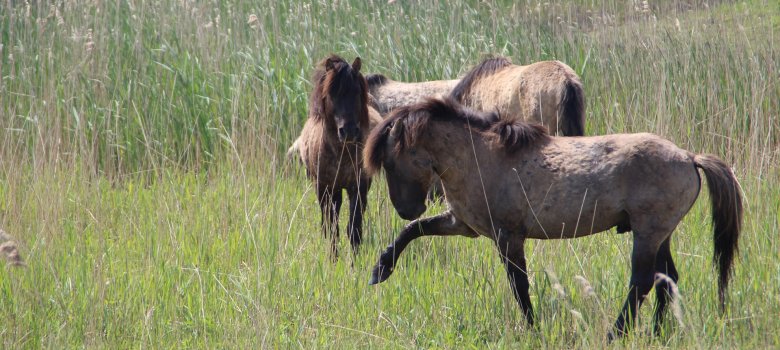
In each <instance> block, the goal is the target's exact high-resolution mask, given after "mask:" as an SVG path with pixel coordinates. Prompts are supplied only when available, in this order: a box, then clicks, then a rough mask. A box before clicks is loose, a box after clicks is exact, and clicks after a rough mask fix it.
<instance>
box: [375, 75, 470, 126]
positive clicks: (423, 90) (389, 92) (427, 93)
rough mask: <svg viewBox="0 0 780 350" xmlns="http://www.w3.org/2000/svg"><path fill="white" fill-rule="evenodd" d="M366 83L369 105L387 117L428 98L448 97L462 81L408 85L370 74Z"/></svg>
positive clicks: (423, 82) (438, 81)
mask: <svg viewBox="0 0 780 350" xmlns="http://www.w3.org/2000/svg"><path fill="white" fill-rule="evenodd" d="M366 81H367V82H368V93H369V96H370V98H371V100H370V101H369V103H370V104H371V106H372V107H374V108H376V110H377V111H378V112H379V113H380V114H381V115H382V116H387V115H388V114H389V113H390V112H392V111H393V110H394V109H396V108H398V107H403V106H408V105H411V104H415V103H418V102H422V101H423V100H424V99H425V98H426V97H440V98H442V97H446V96H448V95H449V94H450V93H451V92H452V89H454V88H455V86H457V85H458V83H460V79H452V80H431V81H422V82H417V83H406V82H402V81H395V80H392V79H389V78H388V77H386V76H384V75H382V74H369V75H367V76H366Z"/></svg>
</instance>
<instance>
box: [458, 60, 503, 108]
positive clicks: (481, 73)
mask: <svg viewBox="0 0 780 350" xmlns="http://www.w3.org/2000/svg"><path fill="white" fill-rule="evenodd" d="M511 65H512V61H510V60H509V59H508V58H506V57H492V58H487V59H485V60H484V61H482V63H480V64H478V65H476V66H475V67H474V68H472V69H471V70H470V71H469V72H468V73H466V75H465V76H463V79H461V80H460V82H458V85H455V88H454V89H452V92H451V93H450V96H451V97H452V98H453V99H455V101H458V102H460V103H463V102H465V101H464V99H465V98H466V96H468V94H469V93H470V92H471V87H472V86H473V85H474V83H476V82H477V81H479V79H481V78H482V77H486V76H490V75H493V74H495V73H496V72H498V71H500V70H502V69H504V68H506V67H509V66H511Z"/></svg>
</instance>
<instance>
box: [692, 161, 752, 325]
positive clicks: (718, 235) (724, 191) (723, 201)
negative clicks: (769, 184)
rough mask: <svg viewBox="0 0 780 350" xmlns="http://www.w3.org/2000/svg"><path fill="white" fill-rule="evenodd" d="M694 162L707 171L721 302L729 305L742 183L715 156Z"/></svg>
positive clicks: (714, 256)
mask: <svg viewBox="0 0 780 350" xmlns="http://www.w3.org/2000/svg"><path fill="white" fill-rule="evenodd" d="M693 163H694V164H695V165H696V167H697V168H700V169H701V170H703V171H704V175H705V176H706V177H707V185H708V187H709V190H710V198H711V200H712V224H713V226H714V227H713V229H714V238H715V254H714V255H713V262H714V263H715V264H716V265H717V266H718V283H719V284H718V302H719V303H720V309H721V311H723V310H724V308H725V306H726V288H728V286H729V277H730V276H731V267H732V263H733V261H734V255H735V254H736V252H737V250H738V247H739V246H738V244H737V240H738V239H739V231H740V230H741V229H742V193H741V192H740V188H739V182H737V178H736V177H735V176H734V173H733V172H732V171H731V169H730V168H729V166H728V164H726V163H724V162H723V161H722V160H720V159H719V158H717V157H715V156H713V155H696V156H694V158H693Z"/></svg>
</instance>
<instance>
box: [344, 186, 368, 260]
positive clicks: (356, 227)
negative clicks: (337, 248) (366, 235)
mask: <svg viewBox="0 0 780 350" xmlns="http://www.w3.org/2000/svg"><path fill="white" fill-rule="evenodd" d="M358 181H359V182H358V184H357V186H350V188H348V189H347V195H349V222H348V223H347V234H348V235H349V243H350V244H351V245H352V251H353V252H354V253H356V254H357V251H358V247H359V246H360V243H361V242H363V214H364V213H365V212H366V207H367V206H368V202H367V197H368V189H369V188H370V187H371V179H359V180H358Z"/></svg>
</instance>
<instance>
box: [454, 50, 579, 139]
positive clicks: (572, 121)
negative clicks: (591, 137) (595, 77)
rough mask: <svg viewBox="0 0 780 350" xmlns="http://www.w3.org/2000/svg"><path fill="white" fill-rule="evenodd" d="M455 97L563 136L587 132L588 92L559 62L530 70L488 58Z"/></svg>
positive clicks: (539, 64) (466, 77)
mask: <svg viewBox="0 0 780 350" xmlns="http://www.w3.org/2000/svg"><path fill="white" fill-rule="evenodd" d="M450 94H451V96H452V98H454V99H455V100H456V101H458V102H460V103H461V104H464V105H466V106H468V107H471V108H474V109H477V110H481V111H497V112H499V114H500V115H501V118H503V119H507V120H519V121H532V122H538V123H540V124H542V125H545V126H547V129H548V130H549V131H551V132H553V133H557V134H559V135H563V136H582V135H584V134H585V93H584V92H583V89H582V81H581V80H580V77H579V76H578V75H577V73H576V72H575V71H574V70H573V69H571V67H569V66H568V65H566V64H565V63H563V62H560V61H541V62H536V63H532V64H529V65H526V66H518V65H515V64H512V61H511V60H509V59H508V58H506V57H494V58H488V59H485V60H483V61H482V62H481V63H480V64H478V65H477V66H475V67H474V68H472V69H471V70H470V71H468V73H466V74H465V75H464V76H463V78H462V79H461V80H460V82H459V83H458V85H456V86H455V88H453V90H452V92H451V93H450Z"/></svg>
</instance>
